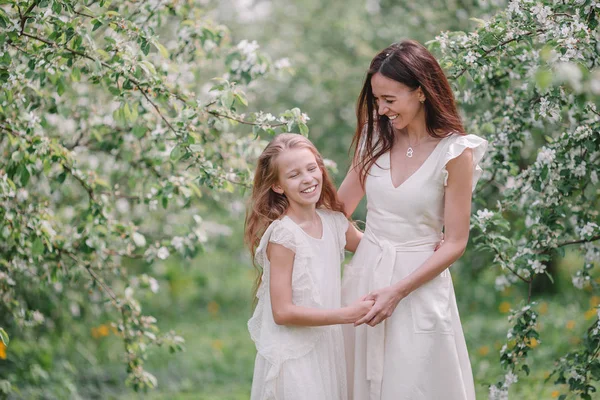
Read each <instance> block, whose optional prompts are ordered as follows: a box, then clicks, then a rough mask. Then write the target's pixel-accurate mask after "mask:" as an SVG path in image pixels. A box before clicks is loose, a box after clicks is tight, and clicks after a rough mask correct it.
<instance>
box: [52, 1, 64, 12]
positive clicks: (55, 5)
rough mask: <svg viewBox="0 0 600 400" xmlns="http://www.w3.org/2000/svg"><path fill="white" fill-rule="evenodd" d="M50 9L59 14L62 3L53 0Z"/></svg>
mask: <svg viewBox="0 0 600 400" xmlns="http://www.w3.org/2000/svg"><path fill="white" fill-rule="evenodd" d="M52 11H54V12H55V13H57V14H60V12H61V11H62V5H61V4H60V3H59V2H58V1H54V2H53V3H52Z"/></svg>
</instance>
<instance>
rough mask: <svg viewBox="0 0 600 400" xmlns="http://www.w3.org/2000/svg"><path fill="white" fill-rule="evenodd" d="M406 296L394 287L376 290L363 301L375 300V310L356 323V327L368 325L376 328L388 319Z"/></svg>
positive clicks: (372, 309)
mask: <svg viewBox="0 0 600 400" xmlns="http://www.w3.org/2000/svg"><path fill="white" fill-rule="evenodd" d="M404 297H405V296H404V295H402V294H401V292H400V291H398V290H395V289H394V287H393V286H388V287H385V288H383V289H378V290H374V291H372V292H371V293H369V294H368V295H366V296H364V297H363V298H362V299H361V300H373V301H375V304H374V305H373V308H371V310H370V311H369V312H368V313H367V314H366V315H365V316H364V317H363V318H361V319H359V320H358V321H356V322H355V323H354V326H359V325H362V324H367V325H370V326H375V325H377V324H378V323H380V322H381V321H383V320H385V319H386V318H388V317H389V316H390V315H392V313H393V312H394V310H395V309H396V306H397V305H398V303H399V302H400V300H402V299H403V298H404Z"/></svg>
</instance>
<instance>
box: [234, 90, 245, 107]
mask: <svg viewBox="0 0 600 400" xmlns="http://www.w3.org/2000/svg"><path fill="white" fill-rule="evenodd" d="M234 97H235V99H236V100H237V101H239V102H240V103H241V104H243V105H245V106H248V99H246V95H245V94H244V93H241V92H237V93H236V94H235V95H234Z"/></svg>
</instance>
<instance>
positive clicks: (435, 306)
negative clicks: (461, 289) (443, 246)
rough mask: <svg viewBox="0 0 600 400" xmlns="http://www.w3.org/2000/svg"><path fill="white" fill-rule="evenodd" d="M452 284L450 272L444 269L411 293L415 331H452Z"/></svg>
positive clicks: (409, 298)
mask: <svg viewBox="0 0 600 400" xmlns="http://www.w3.org/2000/svg"><path fill="white" fill-rule="evenodd" d="M451 284H452V280H451V278H450V273H449V272H448V270H444V272H442V273H441V274H440V275H438V276H437V277H435V278H434V279H432V280H431V281H429V282H427V283H426V284H424V285H423V286H421V287H420V288H418V289H417V290H415V291H414V292H412V293H411V294H410V295H409V297H408V300H410V307H411V312H412V319H413V327H414V331H415V333H434V332H438V333H451V332H452V319H451V314H450V285H451Z"/></svg>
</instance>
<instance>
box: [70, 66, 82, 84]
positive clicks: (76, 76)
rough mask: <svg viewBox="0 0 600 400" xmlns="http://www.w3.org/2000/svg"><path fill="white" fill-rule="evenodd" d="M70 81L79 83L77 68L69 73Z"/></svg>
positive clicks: (79, 71) (79, 76) (79, 74)
mask: <svg viewBox="0 0 600 400" xmlns="http://www.w3.org/2000/svg"><path fill="white" fill-rule="evenodd" d="M71 79H72V80H73V81H74V82H79V81H80V80H81V70H80V69H79V68H73V71H71Z"/></svg>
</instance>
